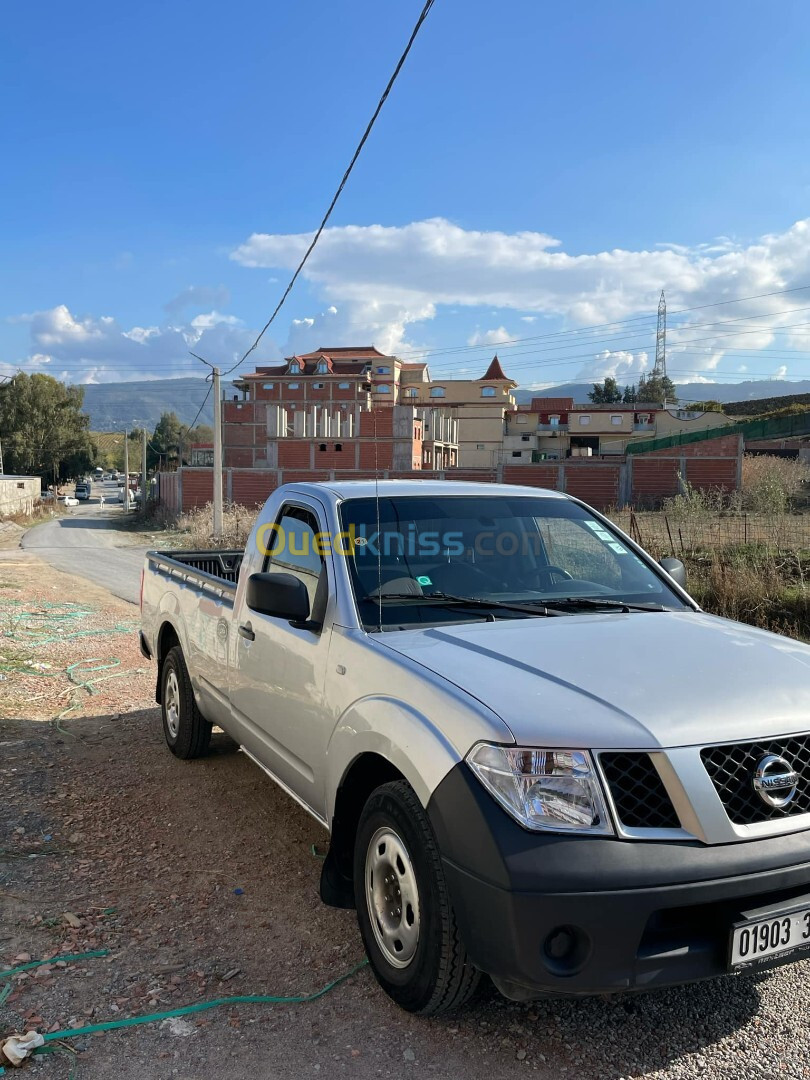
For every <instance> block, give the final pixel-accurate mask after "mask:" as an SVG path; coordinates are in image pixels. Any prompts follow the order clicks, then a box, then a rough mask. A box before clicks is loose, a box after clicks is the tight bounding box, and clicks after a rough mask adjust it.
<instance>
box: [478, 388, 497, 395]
mask: <svg viewBox="0 0 810 1080" xmlns="http://www.w3.org/2000/svg"><path fill="white" fill-rule="evenodd" d="M495 393H496V391H495V387H494V386H482V387H481V397H495Z"/></svg>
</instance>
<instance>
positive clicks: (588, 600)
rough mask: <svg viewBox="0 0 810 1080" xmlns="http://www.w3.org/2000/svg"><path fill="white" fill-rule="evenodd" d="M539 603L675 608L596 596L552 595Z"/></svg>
mask: <svg viewBox="0 0 810 1080" xmlns="http://www.w3.org/2000/svg"><path fill="white" fill-rule="evenodd" d="M537 603H538V604H543V605H544V606H548V607H560V608H564V609H567V608H572V607H581V608H607V609H608V611H627V612H630V611H674V610H675V609H674V608H668V607H664V606H663V604H629V603H627V601H626V600H610V599H609V598H607V597H605V599H604V600H602V599H599V598H598V597H595V596H560V597H557V596H552V597H549V598H548V599H544V600H538V601H537Z"/></svg>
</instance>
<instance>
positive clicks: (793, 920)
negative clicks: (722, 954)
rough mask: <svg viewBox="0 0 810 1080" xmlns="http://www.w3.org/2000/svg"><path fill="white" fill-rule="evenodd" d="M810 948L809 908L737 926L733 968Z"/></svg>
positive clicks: (732, 933) (732, 938) (732, 952)
mask: <svg viewBox="0 0 810 1080" xmlns="http://www.w3.org/2000/svg"><path fill="white" fill-rule="evenodd" d="M800 945H810V907H804V908H798V909H797V910H796V911H790V912H786V913H785V914H784V915H773V916H771V917H770V918H767V919H751V920H748V921H746V922H741V923H737V924H736V926H735V927H734V928H733V930H732V931H731V961H730V963H731V967H738V966H739V965H741V964H751V963H754V962H755V961H757V960H760V959H762V958H764V957H766V956H777V955H778V954H779V953H784V952H790V950H791V949H795V948H797V947H799V946H800Z"/></svg>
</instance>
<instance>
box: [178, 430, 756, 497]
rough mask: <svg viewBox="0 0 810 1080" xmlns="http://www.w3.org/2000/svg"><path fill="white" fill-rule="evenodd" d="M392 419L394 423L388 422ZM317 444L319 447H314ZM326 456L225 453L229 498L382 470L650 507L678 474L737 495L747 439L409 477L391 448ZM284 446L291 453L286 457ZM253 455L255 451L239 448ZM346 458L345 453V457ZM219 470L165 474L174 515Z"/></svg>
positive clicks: (294, 443) (298, 451)
mask: <svg viewBox="0 0 810 1080" xmlns="http://www.w3.org/2000/svg"><path fill="white" fill-rule="evenodd" d="M389 419H390V418H389ZM315 445H316V447H317V445H318V444H317V443H316V444H315ZM326 445H327V446H328V447H329V449H328V450H327V451H318V450H317V449H316V450H315V461H316V463H317V464H318V465H319V466H320V467H315V468H311V467H310V442H309V440H295V439H291V440H286V441H282V442H281V443H280V445H279V466H280V467H279V469H252V468H247V467H246V468H242V467H239V465H238V463H237V462H236V461H234V459H233V455H234V453H235V452H236V448H234V450H232V451H231V456H230V457H229V456H228V454H227V453H226V464H227V467H226V469H225V480H224V498H225V499H226V500H228V499H230V500H232V501H233V502H239V503H243V504H244V505H247V506H254V505H255V504H256V503H258V502H262V501H264V499H265V498H266V497H267V496H268V495H269V494H270V492H272V491H274V490H275V488H276V487H278V486H279V485H281V484H286V483H296V482H305V481H318V480H330V479H332V478H334V479H336V480H341V479H344V480H371V479H373V478H374V476H375V475H377V467H378V468H379V473H381V474H382V477H381V478H383V479H385V478H388V477H389V476H390V477H391V478H395V479H418V480H430V479H435V478H438V477H443V478H446V479H448V480H468V481H477V482H479V483H492V482H495V481H496V480H498V478H499V475H500V478H501V479H502V480H503V482H504V483H506V484H522V485H527V486H529V487H537V488H551V489H556V488H557V487H560V488H561V490H563V491H566V492H567V493H568V494H569V495H573V496H575V497H576V498H578V499H583V500H584V501H585V502H587V503H590V504H591V505H592V506H595V507H596V508H597V509H600V510H604V509H607V508H608V507H611V506H617V505H620V504H621V503H622V502H624V501H626V500H627V499H628V498H629V499H631V501H632V502H633V503H636V504H638V503H641V504H645V503H650V502H654V501H657V500H660V499H662V498H665V497H666V496H670V495H675V494H677V492H678V476H679V474H680V475H682V476H684V477H685V479H686V480H688V481H689V483H690V484H692V485H693V486H694V487H696V488H698V489H701V490H709V489H717V488H720V489H722V490H724V491H733V490H734V489H735V488H736V486H737V483H738V476H739V463H740V454H741V446H742V444H741V440H740V437H739V436H738V435H727V436H723V437H721V438H719V439H707V440H705V441H704V442H698V443H691V444H689V445H687V446H680V447H675V448H672V449H669V450H656V451H655V452H654V453H652V454H634V455H633V457H632V460H630V461H625V460H624V459H619V460H617V461H593V460H589V459H586V458H583V459H568V460H565V461H560V462H555V463H554V464H550V463H548V464H536V465H504V466H503V467H502V469H501V470H500V472H499V470H496V469H447V470H445V471H444V472H438V471H435V470H430V469H422V470H421V471H420V470H412V471H409V472H393V471H392V472H389V471H388V468H389V464H390V461H391V457H390V455H391V446H392V444H391V443H390V442H389V443H387V444H386V443H379V444H377V445H376V450H377V453H376V457H377V459H378V460H377V462H376V466H375V460H374V459H375V443H374V442H372V441H368V442H366V441H361V442H359V443H357V444H355V443H353V442H352V441H351V440H349V441H347V442H346V443H345V444H344V445H345V446H346V447H347V448H349V447H351V448H352V449H351V451H350V452H348V453H347V450H343V451H341V452H335V451H334V449H333V446H334V444H333V443H327V444H326ZM355 445H357V446H358V447H359V468H356V469H355V468H353V467H350V468H345V467H341V466H342V465H345V463H346V458H347V457H348V459H349V461H351V462H352V464H353V457H352V455H353V452H354V446H355ZM282 449H283V450H284V452H285V453H284V456H283V457H282V453H281V451H282ZM240 452H243V453H245V454H246V455H248V454H251V453H252V451H250V450H247V449H245V450H243V451H240ZM344 455H345V456H344ZM212 476H213V473H212V470H211V469H205V468H183V469H181V470H179V471H178V473H176V474H175V473H161V474H160V498H161V501H162V502H163V503H164V504H165V505H167V506H169V507H171V508H172V509H174V510H179V509H180V508H181V506H180V504H181V502H182V509H184V510H188V509H190V508H191V507H193V506H201V505H203V504H205V503H207V502H210V501H211V496H212Z"/></svg>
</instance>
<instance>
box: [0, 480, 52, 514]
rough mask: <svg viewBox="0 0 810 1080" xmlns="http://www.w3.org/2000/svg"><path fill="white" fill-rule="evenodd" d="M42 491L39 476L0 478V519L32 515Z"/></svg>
mask: <svg viewBox="0 0 810 1080" xmlns="http://www.w3.org/2000/svg"><path fill="white" fill-rule="evenodd" d="M41 491H42V481H41V480H40V478H39V477H38V476H0V517H3V516H6V515H8V514H30V513H32V512H33V509H34V503H35V502H36V501H37V499H39V497H40V493H41Z"/></svg>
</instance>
